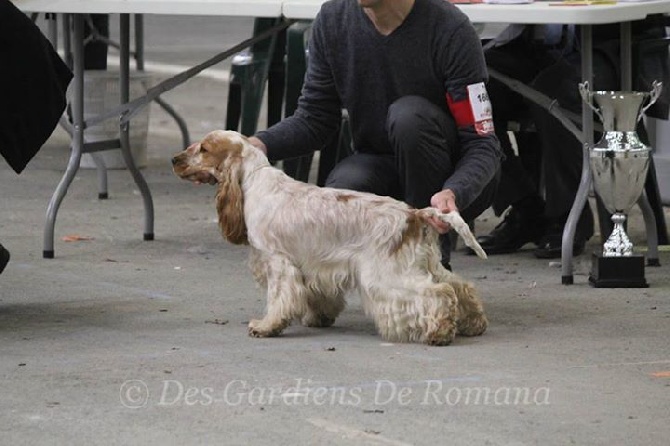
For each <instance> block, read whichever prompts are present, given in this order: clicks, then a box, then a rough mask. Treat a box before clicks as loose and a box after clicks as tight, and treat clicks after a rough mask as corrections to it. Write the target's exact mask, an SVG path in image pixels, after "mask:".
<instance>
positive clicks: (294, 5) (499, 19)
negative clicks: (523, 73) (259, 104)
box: [282, 0, 670, 25]
mask: <svg viewBox="0 0 670 446" xmlns="http://www.w3.org/2000/svg"><path fill="white" fill-rule="evenodd" d="M324 1H325V0H284V1H283V6H282V12H283V14H284V16H286V17H288V18H291V19H313V18H314V17H315V16H316V13H317V12H318V11H319V8H320V6H321V4H322V3H324ZM559 2H560V0H550V1H535V2H534V3H530V4H520V5H502V4H497V5H494V4H483V3H480V4H470V5H457V6H458V7H459V8H460V9H461V10H462V11H463V12H464V13H466V14H467V15H468V17H469V18H470V21H471V22H474V23H569V24H581V25H584V24H592V25H597V24H603V23H616V22H626V21H631V20H641V19H644V18H645V17H646V16H647V15H649V14H655V13H665V12H670V0H651V1H643V2H620V3H616V4H612V5H590V6H554V4H556V3H559Z"/></svg>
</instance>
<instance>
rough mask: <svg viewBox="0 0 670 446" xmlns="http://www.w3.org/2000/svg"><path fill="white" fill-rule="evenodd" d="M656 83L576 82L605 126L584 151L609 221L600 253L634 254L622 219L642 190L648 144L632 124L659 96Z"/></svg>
mask: <svg viewBox="0 0 670 446" xmlns="http://www.w3.org/2000/svg"><path fill="white" fill-rule="evenodd" d="M661 88H662V84H661V83H660V82H654V83H653V87H652V91H650V92H623V91H593V92H592V91H590V90H589V84H588V82H584V83H582V84H579V92H580V93H581V96H582V99H583V100H584V102H586V103H587V104H588V105H589V106H590V107H591V108H592V109H593V111H595V113H596V114H597V115H598V116H599V117H600V120H601V121H602V123H603V128H604V133H603V137H602V138H601V139H600V141H599V142H598V143H596V144H595V145H594V146H593V147H591V148H590V153H589V163H590V166H591V171H592V173H593V184H594V188H595V191H596V193H597V194H598V196H599V197H600V199H601V200H602V202H603V205H604V206H605V208H606V209H607V210H608V211H609V212H610V213H611V214H612V221H613V223H614V230H613V231H612V233H611V234H610V236H609V238H608V239H607V241H606V242H605V244H604V245H603V251H602V257H605V258H608V257H631V256H633V244H632V243H631V241H630V239H629V238H628V235H627V234H626V230H625V227H624V222H625V221H626V214H628V212H629V211H630V209H631V208H632V207H633V205H634V204H635V203H636V202H637V200H638V199H639V198H640V195H641V194H642V190H643V188H644V183H645V180H646V178H647V170H648V168H649V154H650V150H651V149H650V148H649V147H648V146H647V145H645V144H644V143H643V142H642V141H640V138H639V137H638V134H637V132H636V130H635V128H636V126H637V124H638V122H639V121H640V119H642V116H643V114H644V112H645V111H646V110H647V108H649V107H650V106H651V105H653V104H654V102H656V100H657V99H658V97H659V95H660V93H661ZM593 102H595V106H594V105H593ZM642 262H643V263H642V266H643V268H644V261H643V260H642ZM592 273H593V272H592ZM617 274H618V273H617ZM624 282H625V280H624ZM645 285H646V282H645ZM622 286H623V285H622Z"/></svg>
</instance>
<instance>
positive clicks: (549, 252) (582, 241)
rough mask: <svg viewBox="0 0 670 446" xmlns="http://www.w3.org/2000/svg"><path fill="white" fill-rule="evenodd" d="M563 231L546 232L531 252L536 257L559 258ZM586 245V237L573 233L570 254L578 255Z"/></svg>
mask: <svg viewBox="0 0 670 446" xmlns="http://www.w3.org/2000/svg"><path fill="white" fill-rule="evenodd" d="M562 240H563V232H562V231H561V232H551V233H549V234H547V235H546V236H545V237H544V238H543V239H542V241H541V242H540V244H539V246H538V247H537V249H535V251H533V254H535V257H537V258H538V259H560V258H561V253H562V247H563V246H562ZM585 245H586V238H585V237H584V236H581V235H580V234H578V233H576V234H575V239H574V241H573V244H572V255H573V256H578V255H580V254H582V253H583V252H584V246H585Z"/></svg>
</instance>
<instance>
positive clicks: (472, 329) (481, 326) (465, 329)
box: [458, 313, 489, 336]
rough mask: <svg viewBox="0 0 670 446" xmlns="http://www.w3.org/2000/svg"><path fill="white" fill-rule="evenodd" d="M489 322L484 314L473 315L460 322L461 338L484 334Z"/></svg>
mask: <svg viewBox="0 0 670 446" xmlns="http://www.w3.org/2000/svg"><path fill="white" fill-rule="evenodd" d="M488 326H489V321H488V319H486V316H484V313H471V314H469V315H467V316H466V317H464V318H461V319H459V320H458V334H459V335H461V336H479V335H481V334H484V332H485V331H486V329H487V328H488Z"/></svg>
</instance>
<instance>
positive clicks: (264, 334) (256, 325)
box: [249, 319, 281, 338]
mask: <svg viewBox="0 0 670 446" xmlns="http://www.w3.org/2000/svg"><path fill="white" fill-rule="evenodd" d="M280 333H281V328H272V327H268V326H267V324H266V323H265V321H263V320H259V319H252V320H250V321H249V336H252V337H254V338H271V337H274V336H279V334H280Z"/></svg>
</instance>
